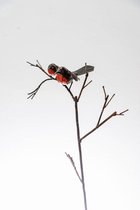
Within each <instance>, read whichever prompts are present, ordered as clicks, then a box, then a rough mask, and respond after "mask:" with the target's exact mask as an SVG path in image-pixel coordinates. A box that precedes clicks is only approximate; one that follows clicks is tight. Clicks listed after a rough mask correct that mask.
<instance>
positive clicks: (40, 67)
mask: <svg viewBox="0 0 140 210" xmlns="http://www.w3.org/2000/svg"><path fill="white" fill-rule="evenodd" d="M27 63H28V64H30V65H31V66H34V67H37V68H39V69H40V70H41V71H42V72H43V73H44V74H46V75H47V76H48V77H50V78H51V79H53V80H55V78H53V77H52V76H50V75H49V74H48V73H47V72H46V71H45V70H44V69H43V68H42V66H41V65H40V63H39V61H38V60H37V64H33V63H30V62H28V61H27Z"/></svg>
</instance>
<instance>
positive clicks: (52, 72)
mask: <svg viewBox="0 0 140 210" xmlns="http://www.w3.org/2000/svg"><path fill="white" fill-rule="evenodd" d="M58 68H59V66H57V65H56V64H54V63H51V64H50V65H49V66H48V73H49V74H50V75H51V76H52V75H53V76H54V75H55V74H56V72H57V70H58Z"/></svg>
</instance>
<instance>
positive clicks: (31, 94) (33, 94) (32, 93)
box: [27, 78, 52, 99]
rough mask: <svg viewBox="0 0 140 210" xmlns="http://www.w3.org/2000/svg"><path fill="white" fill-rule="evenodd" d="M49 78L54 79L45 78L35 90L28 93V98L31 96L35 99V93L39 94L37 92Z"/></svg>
mask: <svg viewBox="0 0 140 210" xmlns="http://www.w3.org/2000/svg"><path fill="white" fill-rule="evenodd" d="M48 80H52V79H51V78H50V79H45V80H43V81H42V82H41V83H40V84H39V85H38V87H37V88H36V89H35V90H33V91H32V92H30V93H28V95H29V96H28V98H27V99H29V98H31V99H33V98H34V97H35V95H36V94H37V92H38V90H39V89H40V87H41V86H42V84H44V83H45V82H46V81H48Z"/></svg>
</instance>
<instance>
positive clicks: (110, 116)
mask: <svg viewBox="0 0 140 210" xmlns="http://www.w3.org/2000/svg"><path fill="white" fill-rule="evenodd" d="M128 111H129V110H128V109H126V110H124V111H122V112H120V113H117V112H113V113H112V114H111V115H109V116H108V117H107V118H106V119H105V120H103V121H102V122H101V123H100V124H98V125H97V126H96V127H94V128H93V129H92V130H91V131H89V132H88V133H87V134H85V135H84V136H83V137H82V138H81V139H80V142H82V140H83V139H85V138H86V137H87V136H89V135H90V134H91V133H93V132H94V131H95V130H97V129H98V128H99V127H101V126H102V125H103V124H104V123H106V122H107V121H108V120H110V119H111V118H112V117H114V116H123V115H124V113H125V112H128Z"/></svg>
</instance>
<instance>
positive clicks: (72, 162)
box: [65, 152, 82, 182]
mask: <svg viewBox="0 0 140 210" xmlns="http://www.w3.org/2000/svg"><path fill="white" fill-rule="evenodd" d="M65 154H66V156H67V157H68V158H69V160H70V162H71V164H72V166H73V168H74V170H75V172H76V174H77V176H78V178H79V180H80V182H82V179H81V177H80V175H79V173H78V170H77V168H76V166H75V163H74V160H73V158H72V157H71V156H70V155H69V154H68V153H66V152H65Z"/></svg>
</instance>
